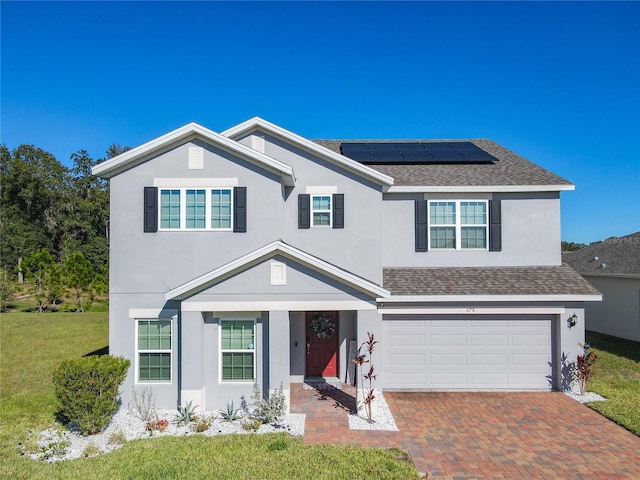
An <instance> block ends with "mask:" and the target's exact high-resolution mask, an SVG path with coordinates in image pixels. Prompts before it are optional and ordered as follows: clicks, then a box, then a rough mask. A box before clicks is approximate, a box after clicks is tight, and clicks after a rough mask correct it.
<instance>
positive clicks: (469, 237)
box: [429, 200, 488, 250]
mask: <svg viewBox="0 0 640 480" xmlns="http://www.w3.org/2000/svg"><path fill="white" fill-rule="evenodd" d="M487 205H488V202H487V201H486V200H480V201H462V200H456V201H448V200H447V201H430V202H429V239H430V242H429V247H430V248H431V249H451V250H461V249H481V250H482V249H484V250H486V249H487V238H488V222H487Z"/></svg>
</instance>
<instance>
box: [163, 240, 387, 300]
mask: <svg viewBox="0 0 640 480" xmlns="http://www.w3.org/2000/svg"><path fill="white" fill-rule="evenodd" d="M274 254H281V255H283V256H285V257H287V258H290V259H292V260H295V261H297V262H300V263H302V264H305V265H306V266H309V267H311V268H312V269H314V270H316V271H319V272H321V273H323V274H325V275H327V276H328V277H330V278H334V279H336V280H338V281H340V282H341V283H346V284H349V285H351V286H353V287H355V288H357V289H358V290H360V291H362V292H364V293H367V294H369V295H371V296H374V297H375V296H376V295H378V296H381V297H385V296H387V295H390V294H391V292H389V291H388V290H385V289H384V288H382V287H380V286H378V285H376V284H374V283H372V282H369V281H367V280H364V279H362V278H360V277H358V276H356V275H353V274H352V273H349V272H346V271H344V270H342V269H340V268H338V267H336V266H334V265H331V264H330V263H327V262H325V261H323V260H320V259H318V258H316V257H314V256H312V255H309V254H308V253H305V252H303V251H301V250H298V249H297V248H294V247H292V246H290V245H287V244H286V243H284V242H281V241H279V240H277V241H275V242H271V243H269V244H268V245H265V246H264V247H261V248H258V249H257V250H254V251H253V252H251V253H249V254H247V255H244V256H243V257H240V258H237V259H235V260H232V261H231V262H229V263H227V264H225V265H222V266H221V267H219V268H217V269H215V270H212V271H211V272H208V273H206V274H204V275H201V276H200V277H198V278H195V279H193V280H191V281H189V282H187V283H184V284H183V285H180V286H178V287H176V288H174V289H171V290H170V291H168V292H167V293H166V294H165V300H167V301H169V300H173V299H176V298H178V297H180V296H182V295H184V294H186V293H188V292H191V291H193V290H196V289H197V288H199V287H201V286H202V285H205V284H207V283H209V282H211V281H213V280H216V279H218V278H221V277H222V276H224V275H226V274H228V273H231V272H233V271H235V270H237V269H239V268H243V267H246V266H248V265H251V264H252V263H254V262H257V261H259V260H261V259H263V258H265V257H267V256H270V255H274Z"/></svg>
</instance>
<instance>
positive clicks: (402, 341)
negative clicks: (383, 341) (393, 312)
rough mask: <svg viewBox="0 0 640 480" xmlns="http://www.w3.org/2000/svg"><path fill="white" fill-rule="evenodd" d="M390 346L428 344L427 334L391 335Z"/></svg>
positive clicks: (389, 338)
mask: <svg viewBox="0 0 640 480" xmlns="http://www.w3.org/2000/svg"><path fill="white" fill-rule="evenodd" d="M387 338H388V342H389V346H391V347H411V346H426V345H427V336H426V335H424V334H423V335H405V334H402V335H389V336H388V337H387Z"/></svg>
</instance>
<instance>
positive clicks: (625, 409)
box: [587, 332, 640, 436]
mask: <svg viewBox="0 0 640 480" xmlns="http://www.w3.org/2000/svg"><path fill="white" fill-rule="evenodd" d="M587 343H589V344H590V345H591V346H592V347H593V349H594V350H595V351H596V353H597V354H598V360H597V361H596V364H595V365H594V372H595V375H594V377H593V379H592V380H591V381H589V384H588V386H587V389H588V390H589V391H591V392H596V393H599V394H600V395H602V396H603V397H606V398H607V401H606V402H593V403H590V404H589V407H591V408H593V409H594V410H596V411H598V412H600V413H601V414H602V415H604V416H605V417H607V418H610V419H611V420H613V421H614V422H616V423H617V424H619V425H622V426H623V427H625V428H626V429H628V430H630V431H631V432H633V433H635V434H636V435H638V436H640V343H638V342H632V341H630V340H623V339H621V338H616V337H610V336H608V335H602V334H600V333H595V332H587Z"/></svg>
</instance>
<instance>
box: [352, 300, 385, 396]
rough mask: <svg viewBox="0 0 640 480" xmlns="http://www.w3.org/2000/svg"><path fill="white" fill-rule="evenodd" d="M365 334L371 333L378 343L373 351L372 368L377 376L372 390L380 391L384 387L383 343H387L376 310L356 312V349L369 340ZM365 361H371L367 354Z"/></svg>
mask: <svg viewBox="0 0 640 480" xmlns="http://www.w3.org/2000/svg"><path fill="white" fill-rule="evenodd" d="M367 332H371V333H373V335H374V337H375V340H377V341H378V343H377V344H376V345H375V347H374V351H373V366H374V367H375V374H376V375H377V378H376V380H375V381H374V388H375V389H376V390H382V389H383V388H384V385H385V371H384V349H385V347H386V345H385V342H387V341H388V339H386V338H383V335H382V315H380V314H379V313H378V311H377V310H358V337H357V338H358V344H357V347H358V348H360V345H362V344H363V343H364V342H366V341H367V340H368V339H369V337H368V336H367ZM361 353H365V350H364V347H362V351H361ZM367 360H371V359H370V358H369V357H368V353H367ZM367 370H368V365H367ZM357 380H358V383H359V382H360V372H358V373H357Z"/></svg>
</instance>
